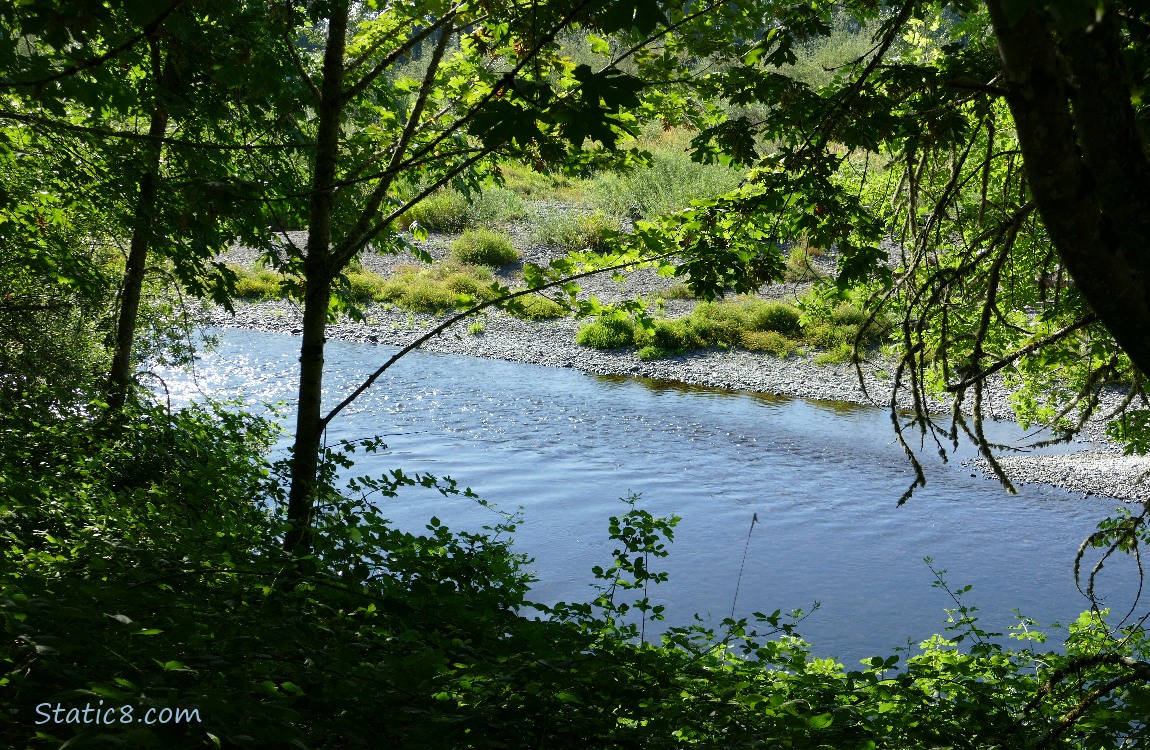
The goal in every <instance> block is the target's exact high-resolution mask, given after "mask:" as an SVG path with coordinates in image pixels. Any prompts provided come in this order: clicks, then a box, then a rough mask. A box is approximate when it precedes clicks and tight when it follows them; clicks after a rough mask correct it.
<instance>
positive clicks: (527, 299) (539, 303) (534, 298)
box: [511, 292, 567, 320]
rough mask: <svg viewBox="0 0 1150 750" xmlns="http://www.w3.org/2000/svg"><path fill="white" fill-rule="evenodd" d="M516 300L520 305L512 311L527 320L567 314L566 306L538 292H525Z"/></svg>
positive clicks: (559, 316) (545, 318)
mask: <svg viewBox="0 0 1150 750" xmlns="http://www.w3.org/2000/svg"><path fill="white" fill-rule="evenodd" d="M516 300H518V301H519V305H518V306H517V307H516V309H513V310H511V313H512V314H513V315H515V316H516V317H518V318H524V319H525V320H547V319H550V318H562V317H564V316H565V315H567V308H566V307H564V306H563V305H560V304H559V303H558V302H556V301H555V300H553V299H551V298H549V297H545V296H543V295H542V294H538V293H536V292H531V293H530V294H524V295H523V296H522V297H516Z"/></svg>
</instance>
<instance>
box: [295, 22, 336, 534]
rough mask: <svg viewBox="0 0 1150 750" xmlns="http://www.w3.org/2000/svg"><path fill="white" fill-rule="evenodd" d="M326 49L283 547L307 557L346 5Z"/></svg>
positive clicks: (330, 26)
mask: <svg viewBox="0 0 1150 750" xmlns="http://www.w3.org/2000/svg"><path fill="white" fill-rule="evenodd" d="M332 5H333V7H332V11H331V16H330V19H329V22H328V32H327V48H326V50H325V51H324V58H323V84H322V86H321V88H320V105H319V112H318V115H319V125H318V131H317V135H316V156H315V172H314V174H313V177H312V195H311V205H310V207H309V223H308V237H307V250H306V257H305V259H304V274H305V279H304V305H303V342H302V344H301V345H300V380H299V405H298V407H297V412H296V428H295V443H294V445H293V447H292V465H291V489H290V490H289V493H288V524H289V528H288V533H287V535H286V536H285V537H284V549H286V550H287V551H288V552H291V553H294V554H297V555H305V554H308V553H309V552H311V550H312V547H313V541H314V530H313V528H312V526H313V518H314V507H315V486H316V479H317V474H318V471H319V451H320V437H321V421H320V418H321V412H320V407H321V399H322V396H323V348H324V343H325V342H326V340H327V339H326V332H327V308H328V303H329V302H330V300H331V284H332V280H333V279H334V278H335V275H336V274H337V273H338V271H339V269H338V268H334V267H333V266H334V264H333V262H332V258H331V240H332V237H331V216H332V207H333V205H334V202H335V181H336V180H335V178H336V163H337V161H338V158H339V135H340V120H341V117H342V114H343V107H344V102H345V100H344V95H343V79H344V60H343V56H344V47H345V44H346V42H345V35H346V33H347V22H348V12H349V11H348V3H347V2H346V0H339V1H337V2H335V3H333V4H332Z"/></svg>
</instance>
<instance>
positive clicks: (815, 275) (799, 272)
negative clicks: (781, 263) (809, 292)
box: [783, 247, 823, 283]
mask: <svg viewBox="0 0 1150 750" xmlns="http://www.w3.org/2000/svg"><path fill="white" fill-rule="evenodd" d="M814 254H815V253H813V252H811V249H809V248H806V247H796V248H795V249H794V250H792V251H791V254H790V255H788V256H787V265H786V267H785V268H784V269H783V279H784V280H785V281H788V282H791V283H795V282H800V281H818V280H819V279H821V278H822V276H823V275H822V274H821V273H819V270H818V269H817V268H815V266H814V264H813V263H811V256H812V255H814Z"/></svg>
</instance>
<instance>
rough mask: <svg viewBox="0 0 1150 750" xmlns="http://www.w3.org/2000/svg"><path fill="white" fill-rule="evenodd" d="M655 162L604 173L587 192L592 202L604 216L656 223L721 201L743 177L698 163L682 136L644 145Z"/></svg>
mask: <svg viewBox="0 0 1150 750" xmlns="http://www.w3.org/2000/svg"><path fill="white" fill-rule="evenodd" d="M640 145H641V146H643V147H645V148H647V149H648V150H649V151H650V152H651V157H652V159H651V163H650V164H649V165H647V166H644V167H637V168H635V169H632V170H631V171H629V172H625V173H622V174H619V173H612V172H602V173H600V174H599V175H597V176H596V177H594V178H592V179H591V180H590V182H589V184H588V187H587V194H588V202H589V203H590V205H592V206H594V207H596V208H598V209H600V210H602V211H603V212H604V213H607V214H611V215H616V216H626V217H628V218H630V219H632V220H637V219H652V218H654V217H657V216H660V215H662V214H666V213H671V212H674V211H681V210H682V209H684V208H687V207H689V206H690V205H691V201H693V200H706V199H709V198H715V197H717V196H719V195H722V194H723V193H726V192H729V191H731V190H734V189H735V188H736V187H738V185H739V180H740V179H741V174H740V173H739V172H738V171H736V170H734V169H730V168H729V167H726V166H723V165H720V164H700V163H699V162H696V161H692V160H691V156H690V154H689V153H687V148H686V143H685V142H683V141H682V138H681V137H678V134H677V133H671V134H669V135H663V136H661V137H654V138H647V139H644V141H643V142H641V143H640Z"/></svg>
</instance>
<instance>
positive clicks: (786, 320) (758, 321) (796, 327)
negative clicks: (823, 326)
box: [747, 300, 802, 337]
mask: <svg viewBox="0 0 1150 750" xmlns="http://www.w3.org/2000/svg"><path fill="white" fill-rule="evenodd" d="M801 319H802V312H801V311H800V310H799V308H797V307H795V306H794V305H788V304H787V303H785V302H767V301H762V300H758V301H757V302H756V303H755V304H754V305H752V306H751V308H750V310H748V321H747V322H748V325H747V327H748V328H749V329H750V330H751V331H760V332H761V331H776V332H778V333H781V334H783V335H784V336H792V337H793V336H799V335H800V334H801V333H802V324H801Z"/></svg>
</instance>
